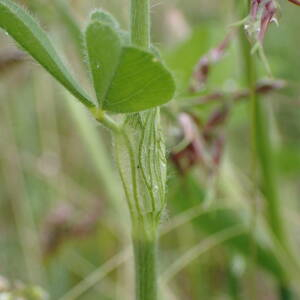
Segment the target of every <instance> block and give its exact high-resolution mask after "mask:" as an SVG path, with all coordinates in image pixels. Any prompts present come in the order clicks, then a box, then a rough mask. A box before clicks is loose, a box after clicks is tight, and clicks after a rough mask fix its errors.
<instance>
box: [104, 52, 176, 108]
mask: <svg viewBox="0 0 300 300" xmlns="http://www.w3.org/2000/svg"><path fill="white" fill-rule="evenodd" d="M174 90H175V84H174V81H173V78H172V76H171V75H170V73H169V72H168V70H167V69H166V68H165V67H164V66H163V65H162V64H161V62H159V61H158V59H157V58H156V57H155V56H154V55H153V54H151V53H149V52H146V51H143V50H140V49H138V48H134V47H124V48H123V51H122V55H121V56H120V60H119V65H118V68H117V70H116V74H115V77H114V78H113V81H112V83H111V86H110V88H109V90H108V93H107V97H106V101H105V103H104V106H103V107H104V109H106V110H109V111H114V112H138V111H142V110H145V109H148V108H152V107H155V106H159V105H162V104H164V103H166V102H168V101H169V100H171V99H172V97H173V95H174Z"/></svg>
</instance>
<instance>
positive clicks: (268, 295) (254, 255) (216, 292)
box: [0, 0, 300, 300]
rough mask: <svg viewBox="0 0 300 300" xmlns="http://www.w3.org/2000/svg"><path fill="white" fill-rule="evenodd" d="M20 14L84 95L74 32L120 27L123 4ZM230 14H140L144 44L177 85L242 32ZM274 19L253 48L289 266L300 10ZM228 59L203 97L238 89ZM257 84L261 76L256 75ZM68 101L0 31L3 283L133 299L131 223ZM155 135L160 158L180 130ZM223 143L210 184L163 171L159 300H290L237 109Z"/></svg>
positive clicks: (100, 134)
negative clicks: (60, 56)
mask: <svg viewBox="0 0 300 300" xmlns="http://www.w3.org/2000/svg"><path fill="white" fill-rule="evenodd" d="M16 2H17V1H16ZM18 2H19V3H22V4H23V5H25V6H26V7H28V9H29V10H30V11H32V13H33V14H34V15H35V16H37V17H38V18H39V20H40V23H41V24H42V26H43V27H44V28H45V29H46V30H47V32H49V34H50V35H51V37H52V39H53V40H54V41H55V45H56V47H57V48H58V49H59V50H61V51H60V52H61V53H64V58H65V60H66V61H67V62H68V63H69V65H70V66H71V68H72V69H73V71H74V73H75V74H76V75H77V77H78V78H79V79H80V81H81V82H82V84H83V85H85V86H87V88H89V85H88V74H87V73H86V71H85V68H84V64H82V63H81V61H82V56H83V53H82V45H81V41H80V38H79V32H78V29H79V28H81V29H83V28H84V26H85V24H86V20H87V17H88V14H89V12H90V11H91V10H92V9H94V8H96V7H98V8H99V7H100V8H104V9H107V10H109V11H110V12H112V13H113V14H114V15H115V16H117V17H118V19H119V20H120V22H121V24H122V26H123V27H124V28H126V27H127V26H128V3H127V1H123V0H93V1H86V0H85V1H84V0H69V1H66V2H63V1H59V0H57V1H48V0H27V1H25V0H23V1H18ZM236 13H237V11H236V7H235V1H233V0H227V1H220V0H210V1H208V0H202V1H198V0H185V1H179V0H178V1H175V0H162V1H160V0H157V1H152V17H153V40H154V44H155V45H156V46H157V47H158V48H159V49H160V50H161V51H162V53H163V55H164V57H166V60H167V63H168V64H169V66H170V67H171V68H172V69H174V70H175V74H176V70H185V71H186V73H184V75H183V77H184V76H185V77H184V78H183V80H182V81H181V83H182V85H183V86H184V84H185V83H186V82H187V81H188V80H189V79H190V76H191V70H192V68H193V67H194V66H195V64H196V63H197V61H198V60H199V58H200V57H201V56H202V55H204V54H205V53H207V52H208V51H209V50H210V49H211V48H213V47H215V46H216V45H217V44H218V43H219V42H220V41H221V40H222V39H223V38H224V36H225V34H226V32H228V26H229V25H230V24H231V23H233V22H234V21H237V20H239V19H241V17H240V16H237V14H236ZM281 14H282V18H281V19H280V20H279V22H280V26H279V27H278V28H277V27H276V26H275V25H272V26H271V29H270V31H269V32H268V35H267V39H266V44H265V46H266V54H267V57H268V59H269V61H270V64H271V67H272V70H273V73H274V76H275V78H280V79H284V80H286V81H287V86H286V87H285V88H284V89H282V90H280V91H276V92H274V93H272V94H270V95H267V96H264V97H263V99H262V101H265V102H266V105H267V108H268V110H267V111H268V116H266V117H267V118H268V120H269V124H270V132H269V134H270V136H271V139H272V143H273V152H274V153H273V154H274V158H275V159H274V162H275V171H276V175H277V188H278V190H279V194H280V202H281V210H282V215H283V221H284V224H285V227H286V229H287V232H288V234H289V238H290V240H291V242H292V244H293V247H294V248H295V252H296V253H297V252H298V253H299V249H300V245H299V228H300V227H299V225H300V214H299V213H300V202H299V195H300V189H299V187H300V185H299V181H300V118H299V117H300V109H299V108H300V99H299V94H300V85H299V69H300V60H299V47H298V45H299V44H300V35H299V30H300V22H299V14H300V10H298V9H297V8H296V7H294V6H292V5H290V4H288V2H287V1H282V12H281ZM239 53H240V52H239V43H238V41H237V40H235V41H234V42H233V44H232V45H231V47H230V50H229V51H228V53H227V54H226V56H225V57H224V59H223V60H222V61H221V62H220V63H218V64H217V65H216V66H214V67H213V70H212V74H211V76H210V78H209V82H208V86H207V89H206V90H205V93H204V94H209V93H211V92H213V91H215V90H222V91H226V92H228V93H229V92H231V91H234V90H236V89H239V88H243V83H242V80H241V78H242V77H243V68H242V62H241V57H240V54H239ZM11 57H12V58H13V59H9V58H11ZM7 61H9V63H7ZM260 72H261V74H262V76H264V71H263V67H261V71H260ZM181 79H182V78H181ZM185 81H186V82H185ZM180 88H181V86H179V91H180ZM71 98H72V97H71V96H70V95H68V94H66V93H65V92H64V91H63V89H62V88H61V87H60V86H59V85H58V84H57V83H56V82H54V80H53V79H51V78H50V76H49V75H48V74H46V73H45V71H44V70H42V69H41V68H40V67H39V66H38V65H37V64H36V63H34V62H33V61H32V60H31V58H29V57H28V56H26V55H24V54H22V53H20V50H19V49H18V48H17V47H16V46H15V44H14V42H13V41H12V40H11V39H10V38H9V37H8V36H6V35H5V34H4V33H3V32H1V34H0V275H1V276H2V277H3V278H2V277H1V278H2V279H1V280H2V281H3V280H4V278H6V279H7V280H10V281H14V282H15V281H22V282H24V283H25V284H37V285H40V286H42V287H43V288H44V289H45V290H46V291H47V293H49V295H50V298H51V299H64V300H67V299H69V300H71V299H86V300H89V299H91V300H93V299H103V300H112V299H122V300H123V299H124V300H126V299H128V300H131V299H133V296H132V295H133V289H132V285H133V283H132V270H131V264H132V262H131V256H130V249H128V244H129V234H128V231H129V219H128V215H127V208H126V205H125V200H124V199H123V194H122V190H121V187H120V182H119V178H118V175H117V174H116V171H115V168H114V163H113V158H112V155H111V141H110V138H109V135H108V132H106V130H104V129H103V128H101V127H100V126H98V125H97V124H96V123H95V122H94V121H93V120H92V119H91V118H90V117H89V115H88V114H87V113H86V112H85V110H84V109H83V108H82V107H81V106H80V105H77V104H76V103H74V102H75V101H73V99H71ZM179 98H180V97H179ZM183 98H184V97H183ZM183 101H188V100H186V99H181V100H177V102H176V101H173V103H171V104H170V105H169V107H168V109H169V111H170V112H172V113H174V114H176V113H177V112H178V110H179V109H178V107H180V105H182V103H183ZM216 105H219V104H218V103H217V104H216ZM214 107H215V106H213V108H214ZM213 108H212V107H211V106H199V107H197V108H195V111H194V113H195V114H196V115H197V116H199V118H200V119H201V120H206V119H207V118H208V117H209V116H210V113H211V111H212V109H213ZM165 123H167V125H166V130H165V132H166V135H167V136H168V138H167V141H168V151H169V152H171V151H172V147H173V146H174V139H175V138H174V135H175V136H176V132H178V130H180V126H179V124H178V123H176V122H165ZM170 123H171V124H170ZM221 130H222V136H223V137H224V139H225V153H224V156H223V157H222V164H221V166H220V169H219V170H218V172H217V173H216V174H213V175H211V174H206V172H205V170H204V169H203V166H202V165H201V164H197V165H195V166H194V167H193V168H192V169H191V170H189V171H188V172H186V173H185V174H184V175H183V174H180V172H178V171H177V170H176V168H175V167H174V165H173V164H172V161H171V160H170V168H169V187H168V209H167V213H166V217H165V222H164V224H162V234H163V236H162V239H161V252H160V256H161V257H160V264H159V268H160V270H161V274H162V275H161V276H162V277H161V283H162V291H163V293H164V296H163V297H164V298H163V299H174V300H175V299H216V300H221V299H222V300H223V299H224V300H225V299H262V300H273V299H274V300H275V299H291V298H289V297H290V296H291V295H290V294H291V293H290V291H292V294H293V296H294V299H300V294H299V292H298V288H299V284H298V280H299V278H300V275H299V274H300V272H299V270H298V268H297V267H296V266H293V265H291V263H290V262H289V261H288V259H286V258H285V256H284V255H283V254H282V251H281V250H280V249H279V248H280V247H278V245H276V244H274V242H273V240H272V238H271V233H270V230H269V228H268V226H267V225H266V222H265V218H264V215H265V211H264V204H263V203H264V201H263V195H262V194H261V193H260V192H257V190H256V188H255V187H253V184H252V179H251V142H250V124H249V104H248V102H247V101H240V102H239V103H237V104H235V105H234V106H233V107H232V109H231V110H230V117H229V119H228V121H227V122H226V124H224V125H223V126H222V128H221ZM253 195H255V196H253ZM254 198H255V199H256V200H254ZM254 202H257V205H255V206H256V208H257V209H256V211H255V212H253V206H254ZM254 213H255V216H254V217H255V220H256V222H255V224H256V226H255V228H254V227H253V226H252V225H253V223H252V221H253V214H254ZM239 228H244V231H243V232H242V233H241V232H239ZM253 236H254V240H255V241H257V242H253ZM253 245H254V246H253ZM0 288H1V287H0Z"/></svg>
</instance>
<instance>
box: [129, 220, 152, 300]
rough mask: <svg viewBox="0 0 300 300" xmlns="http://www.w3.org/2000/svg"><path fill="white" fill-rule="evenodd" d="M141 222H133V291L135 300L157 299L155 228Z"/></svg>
mask: <svg viewBox="0 0 300 300" xmlns="http://www.w3.org/2000/svg"><path fill="white" fill-rule="evenodd" d="M149 225H150V224H149V223H148V224H147V223H145V222H144V221H143V220H135V221H134V222H133V246H134V261H135V282H136V286H135V290H136V299H137V300H156V299H157V271H156V256H157V228H156V226H154V227H152V228H151V226H149Z"/></svg>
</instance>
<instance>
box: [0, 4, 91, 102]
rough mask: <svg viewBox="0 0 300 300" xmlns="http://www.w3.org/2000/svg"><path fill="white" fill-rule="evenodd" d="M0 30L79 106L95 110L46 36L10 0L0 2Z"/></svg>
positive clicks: (22, 10)
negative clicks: (70, 94)
mask: <svg viewBox="0 0 300 300" xmlns="http://www.w3.org/2000/svg"><path fill="white" fill-rule="evenodd" d="M0 27H2V28H3V29H4V30H5V31H6V32H7V33H8V34H10V35H11V36H12V37H13V38H14V39H15V40H16V41H17V42H18V43H19V44H20V46H21V47H22V48H23V49H25V50H26V51H27V52H28V53H29V54H30V55H31V56H32V57H33V58H34V59H35V60H36V61H38V62H39V63H40V64H41V65H42V66H43V67H44V68H45V69H46V70H47V71H48V72H49V73H50V74H51V75H52V76H53V77H55V78H56V79H57V80H58V81H59V82H60V83H61V84H62V85H63V86H64V87H65V88H66V89H68V90H69V91H70V92H71V93H72V94H73V95H74V96H75V97H76V98H77V99H78V100H79V101H80V102H82V103H83V104H84V105H85V106H87V107H89V108H92V107H94V106H95V105H94V104H93V103H92V101H90V100H89V96H88V95H87V94H86V92H85V91H84V90H82V88H81V87H80V86H79V85H78V83H77V82H76V81H75V80H74V78H73V77H72V75H71V74H70V73H69V71H68V70H67V69H66V67H65V66H64V64H63V62H62V60H61V59H60V58H59V56H58V54H57V52H56V50H55V49H54V47H53V45H52V44H51V42H50V40H49V38H48V37H47V35H46V33H45V32H44V31H43V30H42V28H41V27H40V26H39V24H38V23H37V22H36V21H35V20H34V19H33V18H32V17H31V16H30V15H29V14H28V13H27V12H26V11H25V10H24V9H22V8H21V7H19V6H18V5H17V4H15V3H14V2H12V1H10V0H0Z"/></svg>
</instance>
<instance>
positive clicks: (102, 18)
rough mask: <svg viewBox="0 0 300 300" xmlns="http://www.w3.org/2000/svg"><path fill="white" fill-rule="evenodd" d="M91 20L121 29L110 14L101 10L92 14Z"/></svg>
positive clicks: (96, 10)
mask: <svg viewBox="0 0 300 300" xmlns="http://www.w3.org/2000/svg"><path fill="white" fill-rule="evenodd" d="M90 19H91V20H92V21H98V22H101V23H103V24H105V25H109V26H111V27H112V28H114V29H118V28H119V27H120V25H119V23H118V21H117V20H116V19H115V18H114V17H113V16H112V15H111V14H110V13H108V12H107V11H104V10H101V9H95V10H94V11H93V12H92V13H91V15H90Z"/></svg>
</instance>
